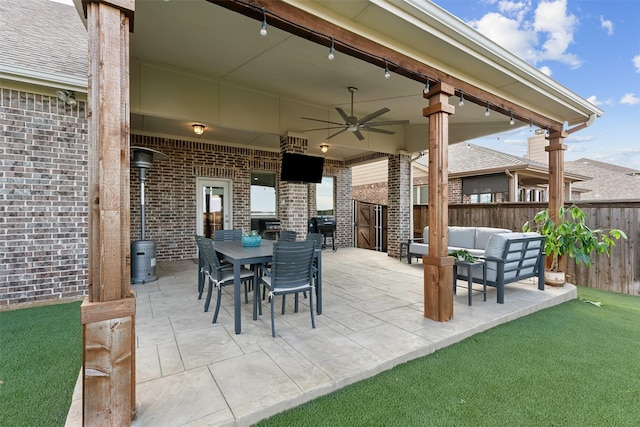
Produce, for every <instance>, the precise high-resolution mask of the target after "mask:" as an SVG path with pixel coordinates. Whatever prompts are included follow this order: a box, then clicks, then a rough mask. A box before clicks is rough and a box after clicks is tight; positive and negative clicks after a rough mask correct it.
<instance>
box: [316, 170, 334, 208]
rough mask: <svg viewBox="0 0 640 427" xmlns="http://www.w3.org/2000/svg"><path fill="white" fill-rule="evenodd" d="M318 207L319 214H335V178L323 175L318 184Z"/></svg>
mask: <svg viewBox="0 0 640 427" xmlns="http://www.w3.org/2000/svg"><path fill="white" fill-rule="evenodd" d="M316 208H317V210H318V216H321V215H328V216H333V178H328V177H323V178H322V182H321V183H320V184H316Z"/></svg>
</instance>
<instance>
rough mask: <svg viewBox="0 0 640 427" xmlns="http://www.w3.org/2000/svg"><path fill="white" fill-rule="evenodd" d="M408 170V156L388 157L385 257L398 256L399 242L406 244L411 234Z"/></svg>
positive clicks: (409, 158)
mask: <svg viewBox="0 0 640 427" xmlns="http://www.w3.org/2000/svg"><path fill="white" fill-rule="evenodd" d="M410 168H411V156H410V155H408V154H397V155H393V156H389V165H388V177H389V178H388V203H389V210H388V213H387V227H388V228H387V255H388V256H392V257H398V256H399V255H400V242H406V241H407V239H408V238H409V237H410V234H411V230H410V225H411V221H410V216H411V206H410V203H411V198H410V192H411V182H410V180H411V176H410Z"/></svg>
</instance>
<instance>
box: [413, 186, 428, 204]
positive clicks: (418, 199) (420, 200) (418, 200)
mask: <svg viewBox="0 0 640 427" xmlns="http://www.w3.org/2000/svg"><path fill="white" fill-rule="evenodd" d="M413 204H414V205H428V204H429V186H428V185H418V186H415V187H413Z"/></svg>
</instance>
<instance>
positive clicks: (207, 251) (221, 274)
mask: <svg viewBox="0 0 640 427" xmlns="http://www.w3.org/2000/svg"><path fill="white" fill-rule="evenodd" d="M202 252H203V255H204V261H205V265H206V268H205V271H206V276H207V280H208V282H209V285H208V287H207V299H206V300H205V303H204V311H205V312H207V311H209V304H210V303H211V294H212V293H213V286H214V285H215V287H216V288H217V289H218V298H217V300H216V310H215V312H214V314H213V321H212V323H216V321H217V320H218V313H220V302H221V300H222V288H223V287H225V286H228V285H233V282H234V278H233V267H231V266H227V265H222V264H221V263H220V260H219V259H218V255H217V254H216V251H215V247H214V242H213V241H212V240H210V239H204V241H203V243H202ZM229 267H231V268H229ZM240 281H241V282H242V283H244V286H245V294H246V293H247V285H248V284H249V283H250V282H253V271H251V270H249V269H248V268H244V267H241V268H240Z"/></svg>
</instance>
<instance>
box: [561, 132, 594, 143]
mask: <svg viewBox="0 0 640 427" xmlns="http://www.w3.org/2000/svg"><path fill="white" fill-rule="evenodd" d="M594 139H595V137H594V136H593V135H576V134H573V135H571V136H569V137H568V138H567V139H566V140H565V141H566V142H571V143H574V144H583V143H585V142H591V141H593V140H594Z"/></svg>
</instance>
